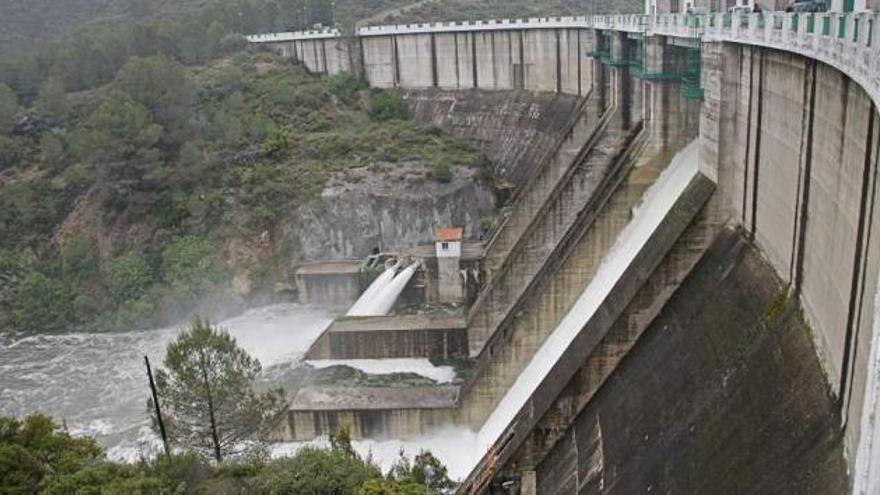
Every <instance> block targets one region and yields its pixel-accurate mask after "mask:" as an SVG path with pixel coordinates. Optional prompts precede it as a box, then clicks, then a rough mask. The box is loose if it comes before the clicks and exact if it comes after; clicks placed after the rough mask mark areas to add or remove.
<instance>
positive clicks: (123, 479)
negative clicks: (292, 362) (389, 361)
mask: <svg viewBox="0 0 880 495" xmlns="http://www.w3.org/2000/svg"><path fill="white" fill-rule="evenodd" d="M0 433H2V435H0V474H2V476H0V493H4V494H32V493H34V494H35V493H46V494H72V493H77V494H91V493H102V494H103V493H106V494H117V493H118V494H123V493H124V494H136V493H140V494H149V493H162V494H166V493H168V494H170V493H225V494H235V493H297V494H298V493H303V494H306V493H309V494H343V493H344V494H352V495H424V494H427V493H443V492H445V491H448V490H450V489H452V488H453V487H454V483H453V482H452V481H450V479H449V477H448V475H447V469H446V467H445V466H443V465H442V464H441V463H440V462H439V461H438V460H437V458H436V457H434V456H433V455H432V454H431V453H430V452H427V451H423V452H421V453H419V454H418V455H416V456H414V457H412V458H410V457H408V456H405V455H404V454H403V452H401V455H400V458H399V459H398V460H397V461H396V462H395V463H394V465H393V466H391V469H389V471H388V472H387V473H384V474H383V473H382V471H381V469H380V468H379V466H377V465H376V464H375V463H374V462H373V461H372V459H370V458H369V457H368V458H364V457H362V456H360V455H359V454H358V453H357V452H355V451H354V449H353V448H352V446H351V442H350V440H349V436H348V434H347V433H346V432H344V431H341V432H340V433H339V434H337V435H334V436H333V437H332V438H331V439H330V443H331V444H330V446H329V447H303V448H300V449H299V450H297V451H296V453H294V454H291V455H287V456H282V457H279V458H275V459H270V458H269V457H268V455H266V454H265V453H263V454H260V453H257V454H252V455H249V456H246V457H244V458H240V459H237V460H234V461H227V462H225V463H223V464H211V463H208V462H206V461H205V460H203V459H200V458H199V457H197V456H196V455H195V454H194V453H192V452H181V453H175V454H173V455H171V456H167V457H166V456H161V457H157V458H155V459H153V460H143V461H141V462H139V463H136V464H122V463H117V462H112V461H109V460H107V458H106V456H105V453H104V450H103V449H102V448H101V447H100V446H99V445H98V444H97V442H95V440H94V439H92V438H90V437H78V438H75V437H72V436H70V435H69V434H68V433H67V432H66V431H64V430H63V429H61V428H59V427H58V425H57V424H55V423H54V422H53V420H52V419H51V418H49V417H46V416H43V415H40V414H33V415H31V416H28V417H27V418H25V419H23V420H18V419H15V418H11V417H7V416H0ZM426 472H428V473H433V475H432V476H431V477H430V478H427V479H426V474H425V473H426Z"/></svg>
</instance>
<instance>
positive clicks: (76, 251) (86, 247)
mask: <svg viewBox="0 0 880 495" xmlns="http://www.w3.org/2000/svg"><path fill="white" fill-rule="evenodd" d="M61 269H62V271H63V272H64V276H65V277H68V278H70V279H71V280H73V281H75V282H78V283H80V284H82V283H86V282H89V281H92V280H94V279H95V277H97V275H98V255H97V253H96V252H95V247H94V245H93V244H92V242H91V241H90V240H89V239H86V238H85V237H73V238H71V239H68V240H67V242H65V243H64V246H62V248H61Z"/></svg>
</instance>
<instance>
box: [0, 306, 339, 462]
mask: <svg viewBox="0 0 880 495" xmlns="http://www.w3.org/2000/svg"><path fill="white" fill-rule="evenodd" d="M330 318H331V317H330V315H329V314H328V313H326V312H325V311H323V310H319V309H314V308H308V307H304V306H300V305H296V304H282V305H276V306H268V307H264V308H259V309H254V310H251V311H248V312H246V313H244V314H243V315H241V316H239V317H236V318H232V319H230V320H226V321H223V322H221V323H220V325H222V326H223V327H226V328H227V329H229V331H230V333H231V334H232V335H233V336H234V337H235V338H236V340H237V341H238V343H239V345H241V346H242V347H243V348H244V349H246V350H247V351H248V352H249V353H250V354H251V355H252V356H254V357H256V358H257V359H259V360H260V362H261V363H262V364H263V367H264V368H267V367H270V366H275V365H282V364H285V363H292V362H298V361H299V360H300V359H301V357H302V355H303V354H304V353H305V351H306V350H307V349H308V348H309V346H310V345H311V344H312V342H313V341H314V340H315V339H316V338H317V337H318V336H319V335H320V334H321V332H322V331H323V330H324V328H326V327H327V325H328V324H329V323H330ZM179 332H180V328H178V327H173V328H163V329H157V330H144V331H132V332H122V333H98V334H86V333H83V334H70V335H39V336H32V337H26V338H23V339H20V340H17V341H15V342H13V343H12V344H9V345H6V344H2V343H0V414H11V415H15V416H24V415H27V414H29V413H31V412H34V411H41V412H44V413H47V414H49V415H51V416H54V417H56V418H57V419H58V420H59V421H64V422H65V423H66V424H67V427H68V428H69V431H70V432H71V433H72V434H83V435H92V436H95V437H96V438H97V439H98V440H99V441H100V442H101V443H102V444H103V445H105V446H107V447H109V448H110V450H109V452H108V453H109V455H110V456H111V457H112V458H114V459H126V460H134V459H136V458H137V451H138V450H139V448H140V447H142V445H143V444H147V445H151V444H153V443H154V442H155V437H154V436H153V434H152V432H151V431H150V428H149V419H148V417H147V413H146V400H147V397H148V396H149V387H148V385H147V378H146V372H145V370H144V364H143V359H144V355H145V354H146V355H149V356H150V359H151V361H152V363H153V366H154V367H158V366H161V363H162V359H163V358H164V356H165V347H166V346H167V345H168V343H169V342H170V341H171V340H173V339H174V338H175V337H176V336H177V334H178V333H179Z"/></svg>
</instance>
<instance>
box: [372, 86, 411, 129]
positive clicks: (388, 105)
mask: <svg viewBox="0 0 880 495" xmlns="http://www.w3.org/2000/svg"><path fill="white" fill-rule="evenodd" d="M370 117H372V118H373V120H375V121H377V122H386V121H389V120H393V119H397V120H407V119H409V107H407V106H406V102H405V101H403V99H402V98H401V97H400V96H399V95H397V94H395V93H392V92H389V91H375V92H373V93H371V94H370Z"/></svg>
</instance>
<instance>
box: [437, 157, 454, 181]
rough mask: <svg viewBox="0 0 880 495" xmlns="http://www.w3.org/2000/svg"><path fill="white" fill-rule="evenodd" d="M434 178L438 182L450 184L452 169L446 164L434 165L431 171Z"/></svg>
mask: <svg viewBox="0 0 880 495" xmlns="http://www.w3.org/2000/svg"><path fill="white" fill-rule="evenodd" d="M432 174H433V175H434V178H435V179H437V180H439V181H440V182H443V183H444V184H445V183H449V182H452V179H453V177H454V176H453V174H452V169H451V168H449V164H448V163H446V162H438V163H436V164H435V165H434V170H433V171H432Z"/></svg>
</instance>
